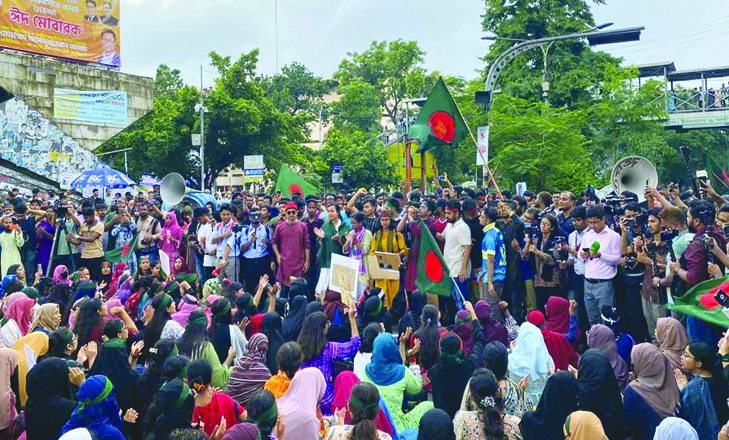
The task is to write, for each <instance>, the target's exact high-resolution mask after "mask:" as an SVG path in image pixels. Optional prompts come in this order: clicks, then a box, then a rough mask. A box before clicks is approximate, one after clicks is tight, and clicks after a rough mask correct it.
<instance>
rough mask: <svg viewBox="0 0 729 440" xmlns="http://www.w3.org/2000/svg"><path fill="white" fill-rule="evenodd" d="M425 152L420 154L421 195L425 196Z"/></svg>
mask: <svg viewBox="0 0 729 440" xmlns="http://www.w3.org/2000/svg"><path fill="white" fill-rule="evenodd" d="M425 173H426V169H425V151H421V152H420V194H425V183H426V179H425Z"/></svg>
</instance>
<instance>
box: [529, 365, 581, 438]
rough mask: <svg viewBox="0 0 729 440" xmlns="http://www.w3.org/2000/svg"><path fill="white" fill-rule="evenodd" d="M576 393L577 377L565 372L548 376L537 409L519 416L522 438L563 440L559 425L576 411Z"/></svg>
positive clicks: (577, 390)
mask: <svg viewBox="0 0 729 440" xmlns="http://www.w3.org/2000/svg"><path fill="white" fill-rule="evenodd" d="M579 394H580V389H579V386H578V385H577V379H575V376H574V375H573V374H572V373H570V372H568V371H558V372H556V373H555V374H554V375H552V376H551V377H550V378H549V379H547V384H546V385H545V386H544V391H543V392H542V397H541V398H540V399H539V405H537V409H536V410H535V411H528V412H525V413H524V415H523V416H522V419H521V424H520V425H519V428H520V429H521V435H522V436H523V438H524V440H564V433H563V432H562V427H563V425H564V422H565V420H567V416H569V415H570V414H572V413H573V412H574V411H576V410H577V402H578V400H579Z"/></svg>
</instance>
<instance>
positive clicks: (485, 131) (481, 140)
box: [476, 126, 489, 166]
mask: <svg viewBox="0 0 729 440" xmlns="http://www.w3.org/2000/svg"><path fill="white" fill-rule="evenodd" d="M476 140H477V141H478V143H477V144H476V148H477V149H478V151H476V165H477V166H483V165H484V162H483V159H486V164H485V165H488V162H489V127H488V126H486V127H478V128H477V129H476ZM479 152H480V153H481V154H479ZM482 155H483V159H482V158H481V156H482Z"/></svg>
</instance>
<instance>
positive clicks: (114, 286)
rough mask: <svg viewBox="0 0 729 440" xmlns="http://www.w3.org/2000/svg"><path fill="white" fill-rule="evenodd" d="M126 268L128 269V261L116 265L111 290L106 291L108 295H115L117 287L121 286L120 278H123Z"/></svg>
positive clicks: (110, 284)
mask: <svg viewBox="0 0 729 440" xmlns="http://www.w3.org/2000/svg"><path fill="white" fill-rule="evenodd" d="M125 270H127V263H117V265H116V266H114V274H113V275H112V276H111V282H110V283H109V291H108V292H107V293H106V294H107V296H114V294H115V293H116V289H117V288H118V287H119V278H121V276H122V275H123V274H124V271H125Z"/></svg>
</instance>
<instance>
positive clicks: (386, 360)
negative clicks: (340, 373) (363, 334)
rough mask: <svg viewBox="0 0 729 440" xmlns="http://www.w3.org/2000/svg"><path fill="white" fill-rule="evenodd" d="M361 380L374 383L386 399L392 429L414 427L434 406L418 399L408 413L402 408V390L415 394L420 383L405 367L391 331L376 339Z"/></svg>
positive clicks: (419, 389) (419, 388)
mask: <svg viewBox="0 0 729 440" xmlns="http://www.w3.org/2000/svg"><path fill="white" fill-rule="evenodd" d="M361 379H362V381H363V382H370V383H373V384H375V386H376V387H377V390H378V391H379V392H380V396H382V398H383V399H384V400H385V403H386V404H387V408H388V409H389V411H390V415H391V416H392V420H393V421H394V422H395V428H397V430H398V431H404V430H405V429H408V428H412V429H417V427H418V424H419V423H420V419H421V418H422V417H423V414H425V413H426V412H428V411H429V410H431V409H432V408H433V402H428V401H426V402H421V403H419V404H418V405H416V406H415V408H413V409H411V410H410V411H409V412H408V413H407V414H405V413H403V411H402V402H403V397H404V396H405V393H408V394H417V393H419V392H420V391H422V389H423V384H422V382H420V381H419V380H418V379H416V378H415V375H414V374H413V372H412V371H410V369H408V368H405V365H403V363H402V357H401V356H400V350H399V348H398V346H397V344H396V343H395V338H394V337H393V336H392V334H390V333H383V334H381V335H379V336H378V337H377V338H375V343H374V346H373V351H372V360H371V361H370V363H369V365H367V367H366V368H365V375H364V377H362V378H361Z"/></svg>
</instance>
